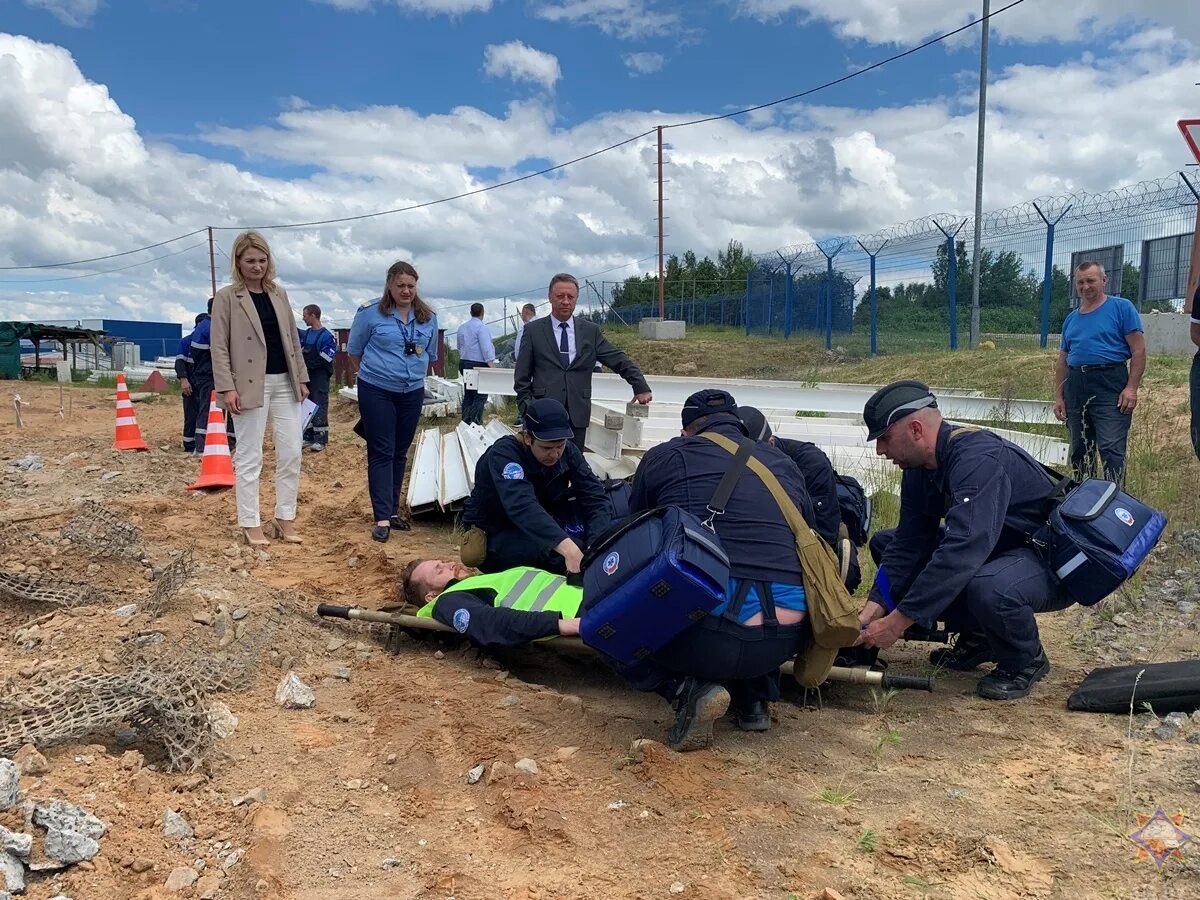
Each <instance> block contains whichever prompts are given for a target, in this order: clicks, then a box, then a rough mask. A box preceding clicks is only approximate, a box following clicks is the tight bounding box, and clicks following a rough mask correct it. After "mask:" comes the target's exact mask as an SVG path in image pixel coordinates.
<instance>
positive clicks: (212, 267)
mask: <svg viewBox="0 0 1200 900" xmlns="http://www.w3.org/2000/svg"><path fill="white" fill-rule="evenodd" d="M208 274H209V275H210V276H211V277H212V293H211V294H209V296H210V297H215V296H217V258H216V257H215V256H214V255H213V233H212V226H211V225H209V226H208Z"/></svg>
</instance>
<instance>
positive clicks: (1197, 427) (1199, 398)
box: [1188, 353, 1200, 459]
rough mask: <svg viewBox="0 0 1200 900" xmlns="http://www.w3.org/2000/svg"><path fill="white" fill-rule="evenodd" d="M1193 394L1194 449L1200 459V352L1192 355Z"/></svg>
mask: <svg viewBox="0 0 1200 900" xmlns="http://www.w3.org/2000/svg"><path fill="white" fill-rule="evenodd" d="M1188 383H1189V385H1190V386H1191V394H1192V449H1193V450H1195V451H1196V458H1197V459H1200V353H1197V354H1196V355H1195V356H1193V357H1192V371H1191V374H1190V375H1189V376H1188Z"/></svg>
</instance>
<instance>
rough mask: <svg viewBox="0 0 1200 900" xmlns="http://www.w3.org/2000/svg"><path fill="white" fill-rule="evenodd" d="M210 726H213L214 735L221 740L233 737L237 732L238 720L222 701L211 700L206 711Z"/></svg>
mask: <svg viewBox="0 0 1200 900" xmlns="http://www.w3.org/2000/svg"><path fill="white" fill-rule="evenodd" d="M205 715H206V716H207V717H208V724H209V725H211V726H212V730H213V734H215V735H216V736H217V737H218V738H219V739H220V740H226V739H227V738H231V737H233V733H234V731H236V730H237V726H238V718H237V716H235V715H234V714H233V710H231V709H230V708H229V707H228V706H226V705H225V704H224V703H222V702H221V701H220V700H210V701H209V703H208V707H207V709H206V710H205Z"/></svg>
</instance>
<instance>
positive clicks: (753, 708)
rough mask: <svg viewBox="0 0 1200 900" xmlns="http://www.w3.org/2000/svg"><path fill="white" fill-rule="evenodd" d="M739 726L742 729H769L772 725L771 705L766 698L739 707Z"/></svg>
mask: <svg viewBox="0 0 1200 900" xmlns="http://www.w3.org/2000/svg"><path fill="white" fill-rule="evenodd" d="M737 727H738V728H740V729H742V731H767V730H768V729H770V727H771V705H770V704H769V703H767V701H766V700H752V701H751V702H749V703H746V704H744V705H742V706H740V707H738V711H737Z"/></svg>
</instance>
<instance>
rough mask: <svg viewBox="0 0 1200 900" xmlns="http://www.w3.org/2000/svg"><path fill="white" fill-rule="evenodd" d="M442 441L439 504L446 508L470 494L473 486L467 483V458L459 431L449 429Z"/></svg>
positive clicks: (442, 436)
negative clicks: (464, 454) (460, 441)
mask: <svg viewBox="0 0 1200 900" xmlns="http://www.w3.org/2000/svg"><path fill="white" fill-rule="evenodd" d="M431 430H432V429H431ZM441 443H442V459H441V465H440V467H439V471H440V475H441V477H440V479H439V482H438V505H439V506H441V507H442V509H443V510H446V509H449V508H450V505H451V504H452V503H457V502H458V501H459V500H462V499H464V498H465V497H466V496H467V495H469V494H470V493H471V488H470V486H469V485H468V483H467V460H466V458H465V457H464V456H463V448H462V444H461V443H459V440H458V433H457V432H456V431H447V432H446V433H445V434H443V435H441Z"/></svg>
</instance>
